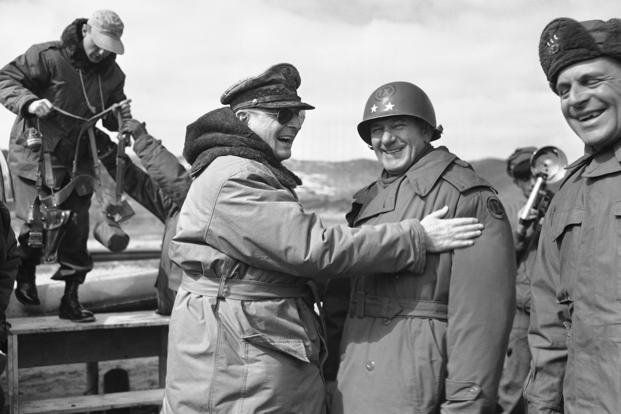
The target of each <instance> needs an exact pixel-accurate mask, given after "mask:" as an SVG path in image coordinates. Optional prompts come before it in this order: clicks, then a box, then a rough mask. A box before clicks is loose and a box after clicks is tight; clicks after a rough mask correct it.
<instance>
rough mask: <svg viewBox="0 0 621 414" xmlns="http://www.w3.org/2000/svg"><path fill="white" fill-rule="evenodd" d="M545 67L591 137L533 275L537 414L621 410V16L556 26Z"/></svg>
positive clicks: (531, 401) (543, 56) (555, 209)
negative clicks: (620, 258) (620, 264)
mask: <svg viewBox="0 0 621 414" xmlns="http://www.w3.org/2000/svg"><path fill="white" fill-rule="evenodd" d="M539 58H540V61H541V66H542V68H543V71H544V72H545V74H546V77H547V79H548V81H549V83H550V87H551V88H552V90H553V91H554V93H556V94H557V95H558V97H559V98H560V103H561V111H562V113H563V116H564V117H565V120H566V121H567V123H568V124H569V126H570V127H571V129H572V130H573V131H574V132H575V134H576V135H577V136H578V138H580V140H582V141H583V142H584V145H585V147H584V152H585V154H584V156H583V157H581V158H579V159H578V160H577V161H575V162H574V163H573V164H571V165H570V166H569V167H567V169H568V173H567V175H566V177H565V179H564V181H563V184H562V185H561V188H560V190H559V191H558V192H557V193H556V195H555V197H554V199H553V200H552V202H551V204H550V207H549V209H548V212H547V215H546V217H545V219H544V223H543V229H542V232H541V236H540V240H539V248H538V251H537V258H536V260H535V264H534V267H533V271H532V284H531V294H532V303H531V321H530V328H529V338H528V339H529V344H530V348H531V353H532V358H533V363H532V369H531V372H530V374H529V378H528V379H527V382H526V393H525V395H526V398H527V400H528V406H529V407H528V412H529V413H562V412H564V413H567V414H572V413H608V414H612V413H618V412H619V407H621V392H620V390H621V375H619V367H621V340H620V339H621V324H620V323H619V321H621V301H620V300H619V298H620V297H621V276H620V275H621V273H620V271H619V269H620V268H619V257H620V256H619V254H620V253H619V245H620V244H621V240H620V237H621V232H620V229H619V227H620V226H621V204H620V201H619V200H621V20H619V19H611V20H608V21H601V20H591V21H585V22H577V21H575V20H572V19H569V18H558V19H555V20H553V21H552V22H550V23H549V24H548V25H547V26H546V27H545V29H544V30H543V33H542V34H541V39H540V43H539Z"/></svg>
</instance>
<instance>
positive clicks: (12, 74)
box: [0, 19, 125, 215]
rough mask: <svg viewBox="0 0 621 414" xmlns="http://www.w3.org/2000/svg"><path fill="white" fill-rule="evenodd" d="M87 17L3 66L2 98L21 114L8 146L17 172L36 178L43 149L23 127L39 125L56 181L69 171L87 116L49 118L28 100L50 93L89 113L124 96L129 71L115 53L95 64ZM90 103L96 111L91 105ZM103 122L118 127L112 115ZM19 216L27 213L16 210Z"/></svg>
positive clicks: (63, 105) (59, 103) (87, 166)
mask: <svg viewBox="0 0 621 414" xmlns="http://www.w3.org/2000/svg"><path fill="white" fill-rule="evenodd" d="M86 21H87V20H86V19H76V20H75V21H74V22H73V23H71V24H70V25H69V26H68V27H67V28H66V29H65V30H64V32H63V34H62V37H61V40H60V41H53V42H47V43H41V44H36V45H34V46H31V47H30V48H29V49H28V50H27V51H26V53H24V54H23V55H20V56H18V57H17V58H16V59H15V60H13V61H12V62H10V63H9V64H8V65H6V66H5V67H4V68H2V70H0V102H1V103H2V104H3V105H4V106H6V107H7V108H8V109H9V110H10V111H12V112H14V113H15V114H17V118H16V120H15V123H14V124H13V129H12V130H11V140H10V145H9V166H10V168H11V171H12V172H13V174H14V175H15V176H20V177H23V178H26V179H28V180H31V181H34V180H36V179H37V171H38V167H39V161H40V158H41V153H40V151H31V150H30V149H29V148H28V147H26V145H25V136H24V135H25V134H24V131H25V130H26V128H28V127H36V128H38V129H39V130H40V131H41V133H42V134H43V148H42V150H43V151H49V152H51V154H52V164H53V166H54V177H55V181H56V183H55V184H56V185H61V184H62V183H63V182H65V181H66V179H67V174H68V173H70V172H71V167H72V163H73V159H74V154H75V151H76V142H77V140H78V136H79V132H80V128H81V126H82V125H83V121H81V120H78V119H74V118H71V117H68V116H66V115H63V114H61V113H59V112H57V111H52V112H51V113H50V114H49V115H48V116H46V117H45V118H37V117H35V116H33V115H30V114H28V111H27V110H28V105H29V104H30V103H31V102H33V101H35V100H38V99H43V98H47V99H48V100H49V101H50V102H51V103H52V104H53V105H54V106H55V107H58V108H60V109H62V110H64V111H67V112H69V113H72V114H75V115H78V116H80V117H84V118H89V117H91V116H92V115H94V114H95V113H98V112H101V111H102V110H103V109H105V108H107V107H109V106H110V105H112V104H114V103H117V102H119V101H122V100H123V99H125V94H124V93H123V85H124V82H125V75H124V74H123V72H122V71H121V69H120V68H119V66H118V65H117V64H116V63H115V57H116V56H115V55H111V56H109V57H108V58H106V59H104V60H103V61H102V62H99V63H97V64H94V63H91V62H90V61H89V60H88V58H87V57H86V54H85V52H84V49H83V47H82V34H81V28H82V25H83V24H84V23H86ZM89 104H90V105H91V106H92V107H93V109H94V111H91V110H90V109H89ZM104 126H105V127H106V128H108V129H111V130H116V129H117V125H116V121H115V119H114V117H113V116H109V117H107V118H106V119H105V120H104ZM80 150H81V153H80V157H79V159H80V160H84V159H89V160H88V162H84V163H82V164H81V165H80V168H81V170H83V171H84V172H92V168H91V167H92V162H91V160H90V156H89V153H88V145H87V144H86V140H85V141H84V143H83V144H81V145H80ZM17 213H18V214H19V215H22V214H23V213H22V212H21V211H18V212H17Z"/></svg>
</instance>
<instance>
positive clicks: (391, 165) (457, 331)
mask: <svg viewBox="0 0 621 414" xmlns="http://www.w3.org/2000/svg"><path fill="white" fill-rule="evenodd" d="M358 133H359V135H360V137H361V138H362V140H363V141H364V142H365V143H366V144H367V145H369V146H370V147H371V149H372V150H373V151H374V153H375V156H376V157H377V160H378V162H379V163H380V164H381V166H382V167H383V171H382V173H381V176H380V177H379V178H378V180H377V181H376V182H374V183H372V184H371V185H369V186H367V187H366V188H364V189H362V190H361V191H359V192H358V193H357V194H356V195H355V196H354V202H353V206H352V209H351V211H350V212H349V213H348V215H347V219H348V221H349V224H350V225H351V226H352V227H356V228H364V227H366V226H369V225H377V224H380V223H391V222H396V221H398V220H403V219H406V218H415V219H420V218H422V217H424V216H425V215H426V214H428V213H429V212H431V211H434V210H437V209H442V208H444V209H445V210H444V212H445V213H446V215H447V217H470V216H474V217H477V218H478V219H479V221H480V222H481V223H483V224H484V226H485V229H484V231H483V234H482V236H481V237H480V238H478V239H477V240H476V241H475V243H474V245H473V246H470V247H468V248H465V249H461V250H455V251H454V252H446V253H442V254H427V262H426V266H425V267H424V268H423V269H420V270H419V271H410V270H404V271H396V272H395V271H393V270H391V269H388V268H386V269H382V270H381V271H380V272H374V273H371V274H370V275H357V276H356V277H355V278H354V280H353V283H352V285H351V286H352V292H351V296H350V297H351V302H350V304H349V314H348V315H347V317H346V318H345V320H344V330H343V333H342V338H341V344H340V350H341V352H342V353H341V355H340V357H338V356H337V357H336V358H333V359H334V360H335V361H336V360H339V359H340V365H339V368H338V375H337V390H336V391H335V392H333V397H332V404H331V405H332V412H333V413H357V414H359V413H380V412H382V413H386V412H391V413H405V412H421V413H422V412H425V413H432V412H440V410H442V412H446V413H449V412H450V413H454V412H455V413H456V412H492V411H493V410H494V409H495V406H496V393H497V387H498V379H499V377H500V372H501V368H502V361H503V357H504V354H505V350H506V346H507V339H508V334H509V329H510V327H511V322H512V319H513V312H514V300H515V285H514V283H515V279H514V278H515V257H514V252H513V243H512V238H511V228H510V226H509V222H508V221H507V217H506V214H505V211H504V208H503V206H502V204H501V203H500V201H499V200H498V198H497V196H496V191H495V190H494V189H493V188H492V187H491V186H490V184H488V183H487V182H486V181H484V180H483V179H482V178H480V177H479V176H477V175H476V173H475V172H474V171H473V169H472V168H471V167H470V165H469V164H467V163H466V162H464V161H462V160H460V159H459V158H458V157H457V156H455V155H453V154H451V153H450V152H449V151H448V150H447V149H446V148H445V147H434V146H432V144H431V142H432V141H435V140H437V139H439V138H440V135H441V133H442V127H440V126H438V125H437V123H436V117H435V112H434V108H433V106H432V104H431V101H430V100H429V98H428V96H427V94H426V93H425V92H424V91H423V90H422V89H421V88H419V87H418V86H416V85H414V84H412V83H409V82H391V83H387V84H385V85H382V86H380V87H379V88H377V89H376V90H375V91H373V92H372V93H371V96H370V97H369V99H368V101H367V103H366V104H365V106H364V111H363V119H362V122H360V123H359V124H358ZM386 273H388V274H389V275H390V276H389V277H386ZM330 290H331V288H329V292H330ZM334 301H335V298H332V297H331V296H330V295H329V296H328V301H327V308H328V313H329V315H332V309H333V308H332V303H333V302H334ZM337 306H338V303H337ZM329 322H331V323H330V324H329V326H332V327H338V326H340V325H341V324H342V321H339V320H338V318H337V320H333V319H332V318H331V319H330V320H329ZM335 331H336V332H338V331H339V330H338V329H335ZM336 337H338V334H337V335H329V338H330V340H331V341H332V343H331V344H329V348H330V350H331V351H333V352H334V351H336V348H337V347H336V346H335V345H338V344H336V343H335V338H336ZM329 374H332V375H333V374H334V367H332V366H328V367H327V368H326V375H329ZM329 379H331V378H329Z"/></svg>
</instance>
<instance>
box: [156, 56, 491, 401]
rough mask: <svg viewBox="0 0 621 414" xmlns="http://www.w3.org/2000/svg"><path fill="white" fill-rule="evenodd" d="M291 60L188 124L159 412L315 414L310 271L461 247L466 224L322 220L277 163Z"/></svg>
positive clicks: (288, 118) (315, 331) (293, 103)
mask: <svg viewBox="0 0 621 414" xmlns="http://www.w3.org/2000/svg"><path fill="white" fill-rule="evenodd" d="M300 82H301V80H300V76H299V74H298V71H297V70H296V68H295V67H294V66H292V65H290V64H278V65H275V66H272V67H270V68H269V69H267V70H266V71H265V72H264V73H262V74H260V75H258V76H255V77H251V78H249V79H246V80H243V81H241V82H238V83H236V84H235V85H233V86H232V87H230V88H229V89H227V90H226V91H225V92H224V94H223V95H222V97H221V99H220V101H221V102H222V103H223V104H224V105H229V106H230V108H229V107H225V108H220V109H217V110H214V111H211V112H209V113H207V114H205V115H203V116H202V117H200V118H199V119H198V120H196V121H195V122H194V123H192V124H190V125H189V126H188V128H187V134H186V141H185V147H184V151H183V153H184V156H185V158H186V160H187V161H188V162H189V163H190V164H191V165H192V167H191V170H190V174H191V175H192V176H193V177H194V181H193V182H192V185H191V186H190V190H189V192H188V195H187V197H186V199H185V202H184V204H183V207H182V209H181V212H180V214H179V221H178V224H177V233H176V235H175V237H174V239H173V241H172V243H171V248H170V257H171V259H172V260H173V261H174V262H175V263H176V264H177V265H179V266H180V267H181V268H182V270H183V273H184V274H183V279H182V282H181V286H180V288H179V291H178V293H177V296H176V299H175V304H174V307H173V312H172V316H171V321H170V333H169V342H168V368H167V377H166V392H165V396H164V402H163V407H162V412H163V413H205V412H248V413H250V412H295V413H322V412H324V411H325V408H326V407H325V398H324V397H325V394H324V380H323V378H322V373H321V364H322V361H323V358H324V355H325V348H324V346H323V343H324V335H323V330H322V329H321V323H320V322H319V320H318V318H317V315H316V314H315V313H314V311H313V304H314V303H316V298H313V296H315V295H313V293H312V292H313V291H316V289H313V286H314V284H313V283H312V281H313V280H315V279H325V278H327V277H329V276H331V275H343V276H346V275H351V274H359V273H363V272H388V273H389V274H390V273H394V272H398V271H401V270H403V269H408V270H409V271H412V272H416V271H419V270H421V269H422V268H423V267H424V260H425V252H426V251H439V250H444V249H451V248H454V247H460V246H468V245H471V244H472V243H473V241H472V240H471V238H473V237H477V236H479V235H480V228H481V226H480V224H478V223H476V220H474V219H471V218H468V219H453V220H440V219H438V218H437V217H438V216H440V215H441V214H440V213H436V214H434V215H431V216H428V217H426V218H425V219H423V220H422V221H418V220H406V221H402V222H395V223H390V224H382V225H377V226H363V227H361V228H358V229H350V228H348V227H346V226H335V227H325V226H324V225H323V223H322V222H321V220H320V219H319V217H317V216H316V215H315V214H310V213H306V212H305V211H304V209H303V208H302V206H301V205H300V203H299V202H298V200H297V197H296V194H295V187H296V186H298V185H299V184H300V180H299V178H298V177H297V176H296V175H295V174H294V173H292V172H291V171H289V170H288V169H287V168H286V167H285V166H284V165H283V164H282V163H281V162H282V161H283V160H286V159H287V158H289V157H290V156H291V147H292V145H293V142H294V140H295V137H296V135H297V134H298V132H299V130H300V128H301V127H302V123H303V122H304V117H305V111H306V110H309V109H313V107H312V106H311V105H309V104H307V103H304V102H302V100H301V98H300V97H299V96H298V94H297V89H298V87H299V86H300Z"/></svg>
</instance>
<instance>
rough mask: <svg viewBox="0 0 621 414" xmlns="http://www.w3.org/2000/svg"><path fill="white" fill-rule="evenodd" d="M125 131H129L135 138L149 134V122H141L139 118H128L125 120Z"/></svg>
mask: <svg viewBox="0 0 621 414" xmlns="http://www.w3.org/2000/svg"><path fill="white" fill-rule="evenodd" d="M122 131H123V132H128V133H130V134H132V136H133V137H134V140H136V139H138V138H140V137H141V136H143V135H147V134H148V132H147V124H146V123H144V122H140V121H138V120H137V119H133V118H131V119H126V120H125V121H124V122H123V129H122Z"/></svg>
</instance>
